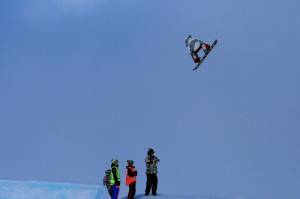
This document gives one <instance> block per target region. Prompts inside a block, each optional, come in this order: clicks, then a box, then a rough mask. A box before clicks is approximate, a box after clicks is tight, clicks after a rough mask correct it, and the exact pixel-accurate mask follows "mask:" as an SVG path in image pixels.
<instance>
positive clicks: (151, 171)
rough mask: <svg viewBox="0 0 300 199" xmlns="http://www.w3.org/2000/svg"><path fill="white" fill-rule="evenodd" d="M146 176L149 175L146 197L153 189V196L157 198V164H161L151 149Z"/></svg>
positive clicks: (148, 155) (148, 154)
mask: <svg viewBox="0 0 300 199" xmlns="http://www.w3.org/2000/svg"><path fill="white" fill-rule="evenodd" d="M145 162H146V175H147V184H146V190H145V195H149V193H150V190H151V189H152V195H154V196H156V191H157V184H158V179H157V164H158V163H159V162H160V160H159V158H157V157H156V156H155V155H154V150H153V149H151V148H150V149H149V150H148V153H147V157H146V160H145Z"/></svg>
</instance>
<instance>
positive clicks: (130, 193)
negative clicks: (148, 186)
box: [127, 182, 136, 199]
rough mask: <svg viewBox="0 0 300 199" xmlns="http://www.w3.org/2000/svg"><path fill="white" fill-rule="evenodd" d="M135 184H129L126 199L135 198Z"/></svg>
mask: <svg viewBox="0 0 300 199" xmlns="http://www.w3.org/2000/svg"><path fill="white" fill-rule="evenodd" d="M135 184H136V183H135V182H133V183H131V184H130V185H129V191H128V197H127V199H133V198H134V196H135V192H136V188H135Z"/></svg>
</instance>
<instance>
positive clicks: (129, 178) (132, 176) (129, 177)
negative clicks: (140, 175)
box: [126, 160, 137, 199]
mask: <svg viewBox="0 0 300 199" xmlns="http://www.w3.org/2000/svg"><path fill="white" fill-rule="evenodd" d="M127 164H128V165H127V167H126V169H127V172H126V185H127V186H129V191H128V197H127V198H128V199H134V196H135V192H136V176H137V171H136V170H135V166H134V162H133V160H127Z"/></svg>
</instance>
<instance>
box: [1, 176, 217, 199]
mask: <svg viewBox="0 0 300 199" xmlns="http://www.w3.org/2000/svg"><path fill="white" fill-rule="evenodd" d="M109 198H110V197H109V195H108V194H107V190H106V188H105V187H104V186H102V185H84V184H73V183H52V182H38V181H11V180H0V199H109ZM126 198H127V197H120V199H126ZM136 199H221V198H215V197H204V196H172V195H165V194H158V195H157V196H151V195H150V196H144V195H141V194H137V195H136Z"/></svg>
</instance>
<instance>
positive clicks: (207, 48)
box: [204, 44, 211, 54]
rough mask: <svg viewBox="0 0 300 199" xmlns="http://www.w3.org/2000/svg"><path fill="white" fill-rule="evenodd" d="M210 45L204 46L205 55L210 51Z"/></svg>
mask: <svg viewBox="0 0 300 199" xmlns="http://www.w3.org/2000/svg"><path fill="white" fill-rule="evenodd" d="M210 48H211V47H210V45H209V44H204V53H205V54H207V53H209V51H210Z"/></svg>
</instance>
